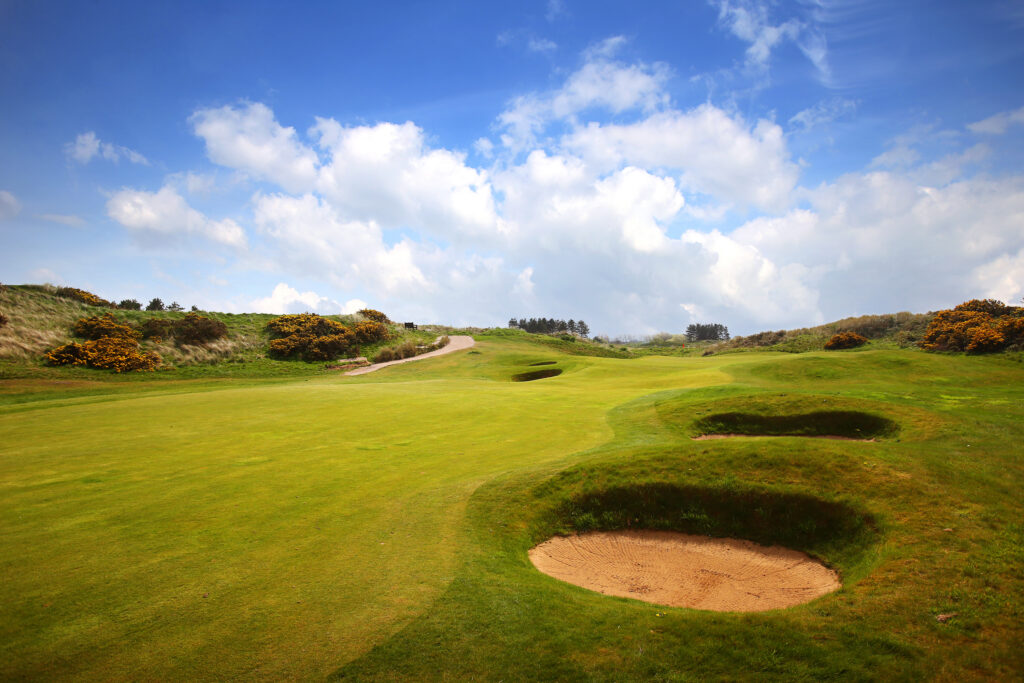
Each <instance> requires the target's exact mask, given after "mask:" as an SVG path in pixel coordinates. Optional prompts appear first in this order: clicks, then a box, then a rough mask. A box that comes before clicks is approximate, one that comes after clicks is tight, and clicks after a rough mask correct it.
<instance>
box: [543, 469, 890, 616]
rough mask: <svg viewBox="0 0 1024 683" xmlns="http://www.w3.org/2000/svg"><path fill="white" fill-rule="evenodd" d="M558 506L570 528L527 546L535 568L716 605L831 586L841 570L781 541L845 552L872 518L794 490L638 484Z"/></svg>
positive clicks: (867, 531) (626, 590)
mask: <svg viewBox="0 0 1024 683" xmlns="http://www.w3.org/2000/svg"><path fill="white" fill-rule="evenodd" d="M629 498H632V500H628V499H629ZM563 512H564V513H566V514H567V515H568V516H569V518H570V519H568V520H566V521H568V522H569V526H570V527H572V528H574V529H575V533H572V534H570V535H558V536H553V537H551V538H549V539H548V540H546V541H544V542H542V543H540V544H539V545H536V546H534V547H533V548H531V549H530V551H529V553H528V554H529V559H530V562H531V563H532V564H533V565H534V567H536V568H537V569H538V570H540V571H541V572H543V573H545V574H547V575H549V576H551V577H554V578H556V579H559V580H561V581H565V582H567V583H571V584H574V585H576V586H580V587H582V588H587V589H589V590H592V591H596V592H598V593H602V594H605V595H614V596H619V597H624V598H633V599H636V600H642V601H644V602H650V603H654V604H658V605H666V606H672V607H687V608H691V609H700V610H710V611H719V612H761V611H767V610H774V609H782V608H786V607H792V606H795V605H800V604H804V603H807V602H810V601H811V600H814V599H815V598H818V597H820V596H822V595H826V594H828V593H831V592H833V591H836V590H838V589H839V588H840V587H841V586H842V583H841V581H840V576H839V574H838V572H836V571H835V570H834V569H832V568H831V567H829V566H827V565H826V564H825V563H823V562H821V561H819V560H818V559H815V557H813V556H812V555H811V554H808V553H807V552H803V550H795V549H793V548H792V547H786V546H794V547H797V548H803V549H804V550H808V551H810V552H813V553H814V554H818V552H820V551H826V553H825V555H826V556H828V555H832V554H838V555H839V556H842V557H844V558H846V559H849V557H850V556H851V554H852V555H857V554H859V553H858V552H857V551H858V550H859V549H862V546H864V545H866V544H867V543H868V542H870V541H869V538H873V536H874V524H873V522H872V520H871V519H870V518H869V517H866V516H865V515H863V514H861V513H859V512H857V511H855V510H853V509H852V508H849V507H847V506H846V505H844V504H840V503H832V502H828V501H824V500H820V499H816V498H812V497H809V496H800V495H793V494H768V493H756V492H746V493H735V492H731V491H723V490H716V489H697V488H681V487H676V486H672V485H656V484H655V485H642V486H636V487H632V486H631V487H628V488H623V489H616V490H613V491H609V492H606V493H603V494H588V495H586V496H582V497H578V498H576V499H574V500H573V501H572V502H570V503H568V504H567V506H566V507H565V508H563ZM593 527H597V528H593ZM602 527H603V528H602ZM694 532H698V533H694ZM748 539H754V540H748Z"/></svg>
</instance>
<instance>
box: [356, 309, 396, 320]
mask: <svg viewBox="0 0 1024 683" xmlns="http://www.w3.org/2000/svg"><path fill="white" fill-rule="evenodd" d="M358 313H359V315H361V316H363V317H364V318H366V319H367V320H372V321H373V322H375V323H389V322H391V320H389V319H388V317H387V316H386V315H385V314H383V313H381V312H380V311H377V310H374V309H372V308H363V309H360V310H359V311H358Z"/></svg>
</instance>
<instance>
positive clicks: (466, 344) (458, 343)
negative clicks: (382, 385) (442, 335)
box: [345, 335, 476, 375]
mask: <svg viewBox="0 0 1024 683" xmlns="http://www.w3.org/2000/svg"><path fill="white" fill-rule="evenodd" d="M474 344H476V342H475V341H473V338H472V337H470V336H468V335H454V336H451V337H448V344H447V345H445V346H444V347H442V348H440V349H438V350H437V351H431V352H429V353H423V354H420V355H418V356H413V357H412V358H402V359H400V360H389V361H388V362H387V363H374V364H373V365H367V366H366V367H365V368H356V369H355V370H349V371H348V372H346V373H345V374H346V375H365V374H366V373H368V372H373V371H374V370H380V369H381V368H386V367H387V366H389V365H398V364H399V363H411V362H413V361H414V360H423V359H424V358H433V357H434V356H443V355H444V354H446V353H453V352H455V351H462V350H463V349H468V348H470V347H471V346H473V345H474Z"/></svg>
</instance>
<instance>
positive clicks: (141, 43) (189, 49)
mask: <svg viewBox="0 0 1024 683" xmlns="http://www.w3.org/2000/svg"><path fill="white" fill-rule="evenodd" d="M1022 81H1024V5H1021V3H1019V2H1010V1H1003V0H993V1H989V2H971V3H965V2H929V3H925V2H914V1H910V2H900V3H892V2H847V1H836V0H803V1H800V2H782V1H779V2H758V1H755V0H711V1H709V2H704V1H697V0H693V1H680V2H645V3H622V2H597V1H588V2H573V1H572V0H564V1H562V2H555V1H551V0H548V1H537V2H519V3H507V4H504V5H499V4H498V3H480V2H395V3H388V4H371V3H338V2H330V3H327V2H325V3H316V2H307V3H291V4H288V5H282V4H281V3H270V2H246V3H240V2H239V3H217V2H202V3H198V2H197V3H189V2H183V3H166V4H163V3H138V2H102V1H100V2H93V3H81V2H66V3H62V2H51V3H36V2H11V1H9V0H0V88H2V92H3V93H4V105H3V107H0V150H2V151H0V235H2V238H3V244H4V248H3V249H2V250H0V281H3V282H11V283H24V282H36V283H38V282H53V283H55V284H70V285H73V286H77V287H82V288H85V289H89V290H90V291H94V292H96V293H97V294H99V295H101V296H103V297H105V298H109V299H115V300H119V299H122V298H136V299H139V300H141V301H148V299H150V298H152V297H154V296H159V297H161V298H162V299H164V301H171V300H176V301H179V302H181V303H182V304H184V305H186V306H191V305H197V306H199V307H200V308H203V309H209V310H225V311H236V312H242V311H268V312H296V311H304V310H313V311H318V312H322V313H333V312H339V311H349V310H353V309H354V308H358V307H361V306H363V305H369V306H372V307H374V308H379V309H382V310H385V311H387V312H388V313H390V314H391V315H392V316H393V317H395V318H399V319H412V320H418V321H423V322H442V323H451V324H460V325H461V324H476V325H491V324H503V323H504V322H505V321H507V320H508V318H509V317H510V316H516V317H520V316H526V317H530V316H549V317H564V318H569V317H574V318H577V319H579V318H583V319H585V320H587V321H588V323H590V327H591V329H592V330H593V331H594V332H598V333H601V332H603V333H608V334H613V335H615V334H647V333H652V332H656V331H670V332H677V331H680V330H683V329H684V328H685V327H686V325H688V324H689V323H691V322H719V323H723V324H726V325H728V326H729V328H730V330H731V331H732V332H733V333H734V334H745V333H751V332H755V331H758V330H762V329H778V328H783V327H798V326H804V325H813V324H817V323H820V322H824V321H828V320H834V319H837V318H840V317H844V316H848V315H860V314H866V313H882V312H895V311H899V310H912V311H925V310H934V309H937V308H942V307H947V306H950V305H953V304H955V303H958V302H960V301H962V300H965V299H968V298H974V297H994V298H999V299H1003V300H1005V301H1011V302H1015V303H1019V302H1020V300H1021V297H1022V296H1024V87H1022V86H1024V82H1022Z"/></svg>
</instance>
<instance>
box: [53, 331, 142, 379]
mask: <svg viewBox="0 0 1024 683" xmlns="http://www.w3.org/2000/svg"><path fill="white" fill-rule="evenodd" d="M46 360H47V361H48V362H49V363H50V364H51V365H84V366H87V367H91V368H97V369H101V370H113V371H114V372H130V371H147V372H151V371H153V370H155V369H156V367H157V366H158V365H159V364H160V356H158V355H157V354H155V353H153V352H152V351H143V350H142V349H140V348H139V343H138V342H137V341H135V340H134V339H130V338H126V337H102V338H100V339H94V340H92V341H87V342H85V343H84V344H76V343H71V344H65V345H64V346H59V347H57V348H55V349H53V350H52V351H50V352H49V353H47V354H46Z"/></svg>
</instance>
